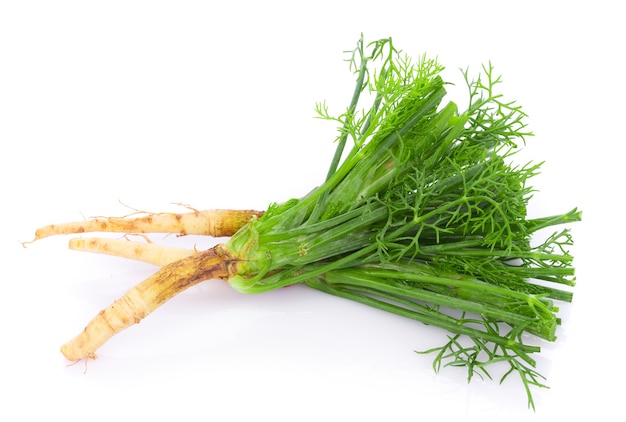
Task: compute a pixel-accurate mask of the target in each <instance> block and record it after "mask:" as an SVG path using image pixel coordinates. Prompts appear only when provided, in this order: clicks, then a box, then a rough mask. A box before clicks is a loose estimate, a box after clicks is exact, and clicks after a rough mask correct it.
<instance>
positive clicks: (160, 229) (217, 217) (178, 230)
mask: <svg viewBox="0 0 626 422" xmlns="http://www.w3.org/2000/svg"><path fill="white" fill-rule="evenodd" d="M135 214H136V213H133V214H131V215H135ZM262 215H263V212H262V211H255V210H204V211H197V210H194V211H192V212H187V213H182V214H177V213H161V214H147V215H145V216H142V217H134V218H130V216H125V217H96V218H91V219H88V220H85V221H75V222H69V223H63V224H51V225H48V226H44V227H41V228H40V229H38V230H37V231H36V232H35V238H34V239H33V240H31V241H30V242H23V243H22V245H24V246H25V245H26V244H28V243H31V242H34V241H36V240H39V239H43V238H45V237H48V236H54V235H62V234H77V233H87V232H116V233H175V234H177V235H179V236H185V235H188V234H194V235H204V236H213V237H223V236H232V235H233V234H234V233H235V232H236V231H237V230H239V229H240V228H241V227H242V226H244V225H245V224H246V223H247V222H248V221H250V219H251V218H253V217H260V216H262Z"/></svg>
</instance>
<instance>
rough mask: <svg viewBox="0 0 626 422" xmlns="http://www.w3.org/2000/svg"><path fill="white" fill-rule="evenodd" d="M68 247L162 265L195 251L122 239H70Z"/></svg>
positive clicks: (195, 251)
mask: <svg viewBox="0 0 626 422" xmlns="http://www.w3.org/2000/svg"><path fill="white" fill-rule="evenodd" d="M70 249H72V250H77V251H85V252H94V253H101V254H107V255H112V256H118V257H121V258H128V259H134V260H136V261H141V262H146V263H148V264H152V265H158V266H159V267H162V266H164V265H167V264H169V263H171V262H174V261H178V260H179V259H183V258H186V257H188V256H190V255H193V254H195V253H199V252H198V251H197V250H194V249H186V248H176V247H172V246H161V245H156V244H154V243H145V242H135V241H131V240H122V239H103V238H90V239H71V240H70Z"/></svg>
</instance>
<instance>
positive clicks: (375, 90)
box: [36, 39, 581, 407]
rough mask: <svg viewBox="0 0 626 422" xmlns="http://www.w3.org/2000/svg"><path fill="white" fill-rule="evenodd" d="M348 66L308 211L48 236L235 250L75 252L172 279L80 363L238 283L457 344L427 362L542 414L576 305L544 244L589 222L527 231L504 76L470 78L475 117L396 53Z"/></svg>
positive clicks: (145, 247)
mask: <svg viewBox="0 0 626 422" xmlns="http://www.w3.org/2000/svg"><path fill="white" fill-rule="evenodd" d="M349 64H350V67H351V70H352V71H353V72H354V74H355V75H356V87H355V89H354V93H353V97H352V100H351V103H350V104H349V106H348V107H347V108H346V110H345V112H344V113H342V114H341V115H339V116H332V115H331V114H330V113H329V112H328V108H327V107H326V106H325V104H323V103H322V104H318V106H317V108H316V111H317V114H318V116H319V117H320V118H323V119H327V120H332V121H335V122H337V123H338V125H339V135H338V139H337V140H336V141H337V149H336V153H335V155H334V157H333V160H332V163H331V165H330V168H329V171H328V175H327V178H326V180H325V181H324V183H323V184H321V185H320V186H319V187H317V188H315V189H313V190H312V191H310V192H309V193H308V194H306V195H305V196H303V197H301V198H298V199H292V200H289V201H287V202H284V203H280V204H279V203H274V204H272V205H270V206H269V207H268V209H267V210H265V211H252V210H249V211H245V210H244V211H235V210H215V211H202V212H200V211H196V210H192V211H191V212H189V213H185V214H149V213H147V214H146V215H143V216H141V217H136V216H127V217H122V218H99V219H93V220H88V221H85V222H76V223H67V224H60V225H52V226H47V227H44V228H42V229H40V230H38V231H37V234H36V239H40V238H43V237H46V236H49V235H55V234H65V233H82V232H88V231H120V232H126V233H149V232H168V233H178V234H203V235H210V236H231V237H230V238H229V239H228V240H227V241H226V242H225V243H222V244H218V245H217V246H215V247H213V248H210V249H208V250H205V251H195V250H189V251H188V250H178V249H176V250H174V249H172V248H168V247H164V246H157V245H154V244H152V243H143V242H131V241H127V240H113V239H73V240H72V242H71V243H70V245H71V247H73V248H74V249H83V250H90V251H96V252H105V253H112V254H115V255H120V256H124V257H129V258H135V259H142V260H146V261H148V262H152V263H155V264H157V265H162V266H163V267H162V268H161V269H160V270H159V271H158V272H156V273H155V274H154V275H153V276H151V277H150V278H148V279H147V280H145V281H143V282H142V283H140V284H139V285H137V286H135V287H134V288H132V289H131V290H129V291H128V292H127V293H126V294H125V295H124V296H123V297H121V298H120V299H118V300H117V301H115V302H114V303H113V304H112V305H111V306H109V307H108V308H106V309H104V310H103V311H101V312H100V313H99V314H98V315H97V316H96V317H95V318H94V319H93V320H92V321H91V322H90V323H89V324H88V325H87V327H86V328H85V330H84V331H83V332H81V333H80V334H79V335H78V336H77V337H76V338H75V339H73V340H71V341H70V342H69V343H67V344H66V345H64V346H63V347H62V352H63V354H64V355H65V356H66V357H67V358H68V359H70V360H72V361H76V360H81V359H87V358H95V351H96V349H97V348H98V347H100V346H101V345H102V344H103V343H104V342H106V341H107V340H108V339H109V338H110V337H112V336H113V335H114V334H115V333H117V332H119V331H120V330H122V329H124V328H127V327H128V326H130V325H132V324H134V323H137V322H139V321H140V320H141V319H142V318H144V317H145V316H146V315H147V314H148V313H150V312H152V311H153V310H154V309H156V308H157V307H158V306H159V305H160V304H162V303H164V302H165V301H167V300H168V299H170V298H171V297H173V296H174V295H176V294H177V293H179V292H180V291H182V290H184V289H186V288H188V287H190V286H192V285H195V284H197V283H199V282H201V281H204V280H208V279H216V278H218V279H224V280H227V282H228V283H229V284H230V285H231V286H232V287H233V288H234V289H235V290H237V291H240V292H243V293H262V292H267V291H271V290H274V289H277V288H280V287H284V286H289V285H293V284H296V283H305V284H306V285H307V286H310V287H312V288H314V289H318V290H320V291H322V292H326V293H330V294H332V295H336V296H340V297H343V298H346V299H350V300H353V301H357V302H360V303H363V304H366V305H369V306H372V307H375V308H378V309H381V310H383V311H387V312H391V313H394V314H398V315H401V316H404V317H407V318H411V319H414V320H417V321H421V322H423V323H425V324H429V325H433V326H438V327H441V328H443V329H445V330H447V331H448V332H449V336H448V338H447V341H446V343H445V344H444V345H443V346H441V347H440V348H436V349H432V350H429V351H428V352H433V353H435V363H434V366H435V369H436V370H439V369H440V367H441V366H442V365H453V366H466V367H467V369H468V374H469V378H470V379H471V378H472V376H473V375H474V374H476V373H478V374H480V375H481V376H487V377H490V375H489V372H488V371H487V367H488V366H489V365H491V364H494V363H498V362H500V364H501V365H508V366H507V368H508V369H507V370H506V371H505V374H504V376H503V377H502V379H504V378H506V377H507V376H508V375H509V374H511V373H515V372H516V373H518V374H519V376H520V378H521V381H522V383H523V385H524V386H525V388H526V392H527V396H528V401H529V406H532V407H534V404H533V400H532V392H531V387H532V386H545V385H544V384H543V379H544V378H543V377H542V376H541V374H539V373H538V372H537V370H536V365H535V360H534V358H533V355H534V354H536V353H538V352H539V351H540V347H539V346H538V345H537V344H538V343H539V342H540V341H550V342H552V341H555V340H556V330H557V327H558V325H559V324H560V322H561V321H560V318H559V316H558V310H559V309H558V306H557V303H558V302H570V301H571V300H572V292H571V286H573V285H574V269H573V267H572V256H571V255H570V254H569V252H568V247H569V246H571V245H572V238H571V235H570V233H569V231H568V229H567V228H564V229H559V230H555V231H554V233H553V234H552V235H550V236H548V237H547V239H545V241H541V242H539V244H538V245H533V243H532V241H533V240H536V239H533V235H535V234H536V233H537V232H538V231H539V230H541V229H546V228H550V227H552V226H557V225H561V224H564V223H570V222H575V221H578V220H580V218H581V214H580V212H579V211H577V210H576V209H573V210H571V211H569V212H566V213H564V214H562V215H554V216H548V217H544V218H528V217H527V204H528V202H529V199H530V198H531V196H532V192H533V188H532V187H531V186H530V185H529V180H530V179H531V178H532V177H533V176H534V175H535V174H537V172H538V170H539V167H540V165H539V164H533V163H529V164H525V165H519V164H515V163H514V160H513V155H514V154H515V153H516V152H517V151H519V149H520V144H522V145H523V144H524V142H525V138H526V137H528V136H529V135H531V134H530V133H529V132H528V131H527V130H526V122H525V119H526V115H525V113H524V112H523V111H522V109H521V107H520V106H518V105H517V104H516V103H515V102H510V101H505V100H504V99H503V97H502V95H501V94H500V93H499V91H498V88H499V85H500V82H501V80H500V78H499V77H496V76H495V75H494V73H493V68H492V66H491V65H488V66H484V67H483V71H482V73H481V74H480V75H479V76H478V77H477V78H476V79H472V78H470V76H469V74H468V72H463V76H464V79H465V82H466V84H467V87H468V92H469V105H468V107H467V109H466V110H465V111H459V109H458V107H457V105H456V104H455V103H454V102H451V101H447V100H446V86H447V83H446V82H444V80H443V79H442V77H441V73H442V70H443V67H442V66H441V65H440V64H439V63H438V62H437V60H434V59H430V58H427V57H426V56H422V57H420V58H419V59H418V60H412V59H411V58H410V57H408V56H406V55H404V54H402V53H401V52H400V51H398V50H397V49H396V48H395V47H394V45H393V43H392V40H391V39H382V40H378V41H375V42H372V43H370V44H365V43H364V42H363V39H360V40H359V41H358V43H357V46H356V48H355V50H354V51H352V52H351V55H350V59H349ZM363 102H366V103H367V104H368V105H367V106H365V107H362V106H361V103H363ZM347 146H348V148H346V147H347ZM537 339H538V340H539V341H537Z"/></svg>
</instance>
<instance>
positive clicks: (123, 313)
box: [61, 245, 232, 361]
mask: <svg viewBox="0 0 626 422" xmlns="http://www.w3.org/2000/svg"><path fill="white" fill-rule="evenodd" d="M222 250H223V249H222V248H221V247H220V245H218V246H216V247H213V248H211V249H208V250H206V251H204V252H199V253H196V254H193V255H191V256H188V257H186V258H183V259H180V260H178V261H175V262H172V263H170V264H168V265H166V266H165V267H163V268H161V269H160V270H159V271H158V272H156V273H155V274H154V275H152V276H151V277H149V278H147V279H146V280H144V281H143V282H141V283H139V284H138V285H136V286H135V287H133V288H132V289H130V290H129V291H128V292H126V293H125V294H124V296H122V297H121V298H119V299H118V300H116V301H115V302H113V303H112V304H111V305H110V306H109V307H107V308H105V309H103V310H102V311H100V313H99V314H98V315H96V316H95V317H94V318H93V319H92V320H91V321H90V322H89V324H88V325H87V326H86V327H85V329H84V330H83V331H82V332H81V333H80V334H79V335H78V336H77V337H75V338H74V339H72V340H71V341H69V342H68V343H66V344H65V345H63V346H62V347H61V352H62V353H63V355H64V356H65V357H66V358H67V359H68V360H70V361H79V360H82V359H95V358H96V354H95V352H96V350H97V349H98V348H99V347H100V346H102V345H103V344H104V343H106V342H107V341H108V340H109V339H110V338H111V337H113V336H114V335H115V334H117V333H118V332H120V331H122V330H123V329H125V328H128V327H130V326H131V325H133V324H137V323H139V322H140V321H141V320H142V319H143V318H145V317H146V316H147V315H148V314H150V313H151V312H152V311H154V310H155V309H156V308H158V307H159V306H161V305H162V304H163V303H165V302H166V301H168V300H169V299H171V298H172V297H174V296H176V295H177V294H178V293H180V292H182V291H184V290H185V289H187V288H189V287H191V286H194V285H196V284H198V283H200V282H201V281H204V280H208V279H214V278H221V279H227V278H228V277H229V267H230V263H231V261H232V257H230V256H229V255H225V254H224V252H222Z"/></svg>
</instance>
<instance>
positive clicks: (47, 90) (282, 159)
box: [0, 0, 625, 421]
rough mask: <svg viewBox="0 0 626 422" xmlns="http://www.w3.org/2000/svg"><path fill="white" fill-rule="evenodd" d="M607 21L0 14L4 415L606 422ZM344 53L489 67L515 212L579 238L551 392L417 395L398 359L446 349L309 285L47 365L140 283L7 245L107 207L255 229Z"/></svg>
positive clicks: (447, 5)
mask: <svg viewBox="0 0 626 422" xmlns="http://www.w3.org/2000/svg"><path fill="white" fill-rule="evenodd" d="M466 3H467V4H466ZM217 4H222V5H217ZM225 4H228V5H225ZM505 4H506V5H505ZM509 4H510V6H509ZM617 4H618V2H611V1H594V2H580V1H568V2H556V1H554V2H533V1H529V2H515V6H514V5H513V2H490V1H473V2H456V1H453V2H434V1H427V2H422V1H406V2H400V1H393V0H386V1H376V2H374V1H366V0H360V1H344V2H341V1H332V2H331V1H325V0H317V1H314V2H286V1H285V2H278V1H263V2H255V1H233V2H221V3H218V2H192V1H177V2H165V1H151V2H140V1H123V2H122V1H109V2H85V1H73V2H72V1H54V2H52V1H50V2H48V1H46V2H43V1H41V2H35V1H19V2H18V1H14V2H11V1H4V2H2V3H0V140H1V144H0V145H1V147H0V148H1V149H0V183H1V185H0V186H1V188H2V192H1V194H2V196H1V198H2V207H1V208H0V213H1V215H0V227H1V228H2V229H1V230H2V234H1V236H0V247H1V248H2V249H1V254H0V263H1V265H2V267H1V268H2V272H1V274H2V277H1V278H0V283H1V290H0V291H1V294H0V304H1V305H0V324H1V326H0V327H1V333H2V346H0V386H2V390H3V391H4V392H3V393H2V394H1V395H0V420H12V421H22V420H44V419H45V420H50V419H56V418H63V419H64V420H68V421H79V420H95V421H99V420H131V419H138V420H149V419H150V418H159V420H165V419H168V418H169V419H171V420H180V421H194V420H220V421H222V420H249V419H253V418H254V419H256V420H259V419H261V420H263V419H268V420H269V419H274V420H294V421H297V420H319V419H321V418H324V419H325V420H340V419H344V420H373V419H376V418H380V419H383V418H384V420H400V419H402V420H418V419H423V418H424V417H440V416H441V417H445V418H446V419H445V420H451V419H452V418H453V417H455V416H464V417H466V419H465V420H495V419H496V418H507V420H521V419H524V420H555V419H554V418H556V417H562V418H566V417H570V416H583V417H585V416H594V417H595V418H597V420H615V419H614V417H611V415H615V414H621V413H622V412H621V408H620V407H618V406H619V405H620V404H621V403H620V400H623V397H622V394H619V393H620V391H621V392H623V388H622V387H621V386H622V384H623V381H624V369H623V368H624V366H623V362H622V359H621V353H620V349H619V346H618V343H619V342H620V341H621V337H622V336H623V334H622V333H623V328H622V323H623V310H622V309H623V302H622V301H623V298H624V293H625V292H624V287H623V285H624V281H625V280H624V272H623V271H622V270H619V265H620V264H621V262H620V254H619V252H620V248H621V246H622V245H621V243H622V242H621V239H622V238H623V235H624V228H623V224H622V220H623V217H622V213H621V212H620V208H619V207H618V205H617V201H618V200H619V199H620V197H621V196H622V195H623V189H624V188H623V182H624V177H623V175H622V174H623V173H622V168H623V165H624V164H623V152H624V148H623V143H624V131H623V123H624V117H623V116H624V114H623V107H622V106H621V104H622V102H623V101H624V94H625V92H624V77H623V58H624V57H623V56H624V53H623V45H622V44H621V41H619V40H623V39H624V35H625V34H624V30H623V29H620V28H623V22H622V20H621V18H620V16H623V15H621V14H620V12H618V10H617V8H616V5H617ZM361 33H363V34H364V36H365V39H366V40H374V39H378V38H381V37H387V36H392V37H393V38H394V40H395V44H396V46H397V47H399V48H401V49H402V50H404V51H405V52H407V53H409V54H411V55H419V54H422V53H423V52H426V53H427V54H429V55H431V56H438V57H439V60H440V61H441V62H442V63H443V64H444V65H446V66H447V71H446V73H445V75H446V77H447V79H448V80H450V81H453V82H457V83H459V84H461V83H462V79H461V74H460V72H459V71H458V69H459V68H465V67H467V66H470V69H473V70H475V71H478V68H479V66H480V65H481V64H482V63H486V62H488V61H489V60H491V61H492V63H493V64H494V65H495V67H496V71H497V72H498V73H501V74H503V75H504V81H505V85H503V91H504V92H505V94H507V96H508V97H509V98H512V99H517V100H518V101H519V102H520V103H521V104H522V105H523V106H524V107H525V109H526V111H527V112H528V114H529V115H530V120H529V122H530V125H531V129H532V130H533V131H534V132H535V133H536V136H535V137H533V138H530V139H529V144H528V147H527V148H526V150H525V154H527V156H528V157H529V158H530V159H532V160H534V161H544V160H545V161H546V164H545V165H544V167H543V172H542V174H541V175H540V176H538V177H537V178H536V180H535V181H534V182H533V183H534V185H535V186H536V187H537V188H538V189H539V192H538V193H537V194H536V195H535V198H534V200H533V202H532V205H531V213H533V214H535V215H545V214H553V213H560V212H565V211H568V210H569V209H571V208H573V207H575V206H579V207H580V208H581V209H583V211H584V221H583V222H582V223H579V224H577V225H575V226H573V233H574V236H575V240H576V246H575V248H573V250H572V252H573V253H574V254H575V256H576V260H575V264H576V267H577V275H578V285H577V287H576V294H575V300H574V304H573V305H572V306H566V307H564V326H563V327H562V329H561V330H560V331H559V336H560V338H559V342H558V343H557V344H553V345H545V346H544V352H543V353H542V354H541V357H540V359H539V365H540V366H539V368H540V371H541V372H543V373H544V374H545V375H547V377H548V380H547V383H548V384H549V385H550V387H551V388H550V389H549V390H536V391H535V400H536V405H537V412H536V413H533V412H531V411H528V410H527V409H526V400H525V394H524V391H523V389H522V387H521V385H520V383H519V381H518V380H517V379H516V378H514V377H512V378H510V379H509V380H508V381H507V382H505V384H503V385H498V383H497V382H481V381H480V380H479V379H476V380H474V381H473V382H472V383H471V384H469V385H468V384H467V383H466V381H465V373H464V372H463V371H462V370H458V371H457V370H455V369H447V370H444V371H443V372H442V373H440V374H439V375H435V374H434V373H433V371H432V368H431V360H432V358H431V357H430V356H419V355H416V354H415V353H414V352H413V351H414V350H416V349H425V348H428V347H431V346H436V345H440V344H441V343H442V342H443V340H444V334H443V333H442V332H441V331H440V330H437V329H433V328H431V327H426V326H423V325H421V324H419V323H415V322H412V321H407V320H403V319H401V318H398V317H394V316H392V315H386V314H383V313H381V312H379V311H376V310H373V309H369V308H365V307H363V306H360V305H358V304H354V303H351V302H347V301H343V300H340V299H337V298H334V297H330V296H326V295H324V294H322V293H319V292H316V291H312V290H308V289H306V288H305V287H293V288H288V289H283V290H280V291H276V292H272V293H267V294H263V295H258V296H243V295H240V294H237V293H235V292H233V291H232V290H231V289H230V288H229V287H228V286H227V285H225V284H223V283H221V282H217V281H210V282H207V283H204V284H202V285H200V286H197V287H196V288H193V289H191V290H189V291H187V292H185V293H183V294H182V295H180V296H179V297H177V298H175V299H174V300H172V301H171V302H169V303H167V304H166V305H165V306H163V307H162V308H161V309H159V310H157V311H156V312H155V313H154V314H152V315H150V316H149V317H148V318H147V319H146V320H145V321H143V322H142V323H141V324H139V325H138V326H134V327H132V328H130V329H128V330H126V331H124V332H123V333H121V334H119V335H118V336H116V337H115V338H114V339H112V340H111V341H110V342H109V343H107V344H106V345H105V346H104V347H102V348H101V349H100V351H99V356H100V357H99V359H97V360H96V361H91V362H89V364H88V365H87V366H86V367H85V365H84V364H82V363H80V364H76V365H73V366H68V364H67V362H66V361H65V360H64V359H63V357H62V356H61V354H60V353H59V346H60V345H61V344H62V343H64V342H65V341H67V340H69V339H70V338H71V337H73V336H74V335H75V334H77V333H78V332H79V331H80V330H81V329H82V328H83V327H84V325H85V324H86V322H87V321H88V320H89V319H90V318H91V317H92V316H93V315H95V314H96V313H97V312H98V311H99V310H100V309H101V308H103V307H105V306H106V305H108V304H109V303H110V302H111V301H113V300H114V299H115V298H117V297H118V296H119V295H121V294H122V293H123V292H124V291H125V290H126V289H128V288H129V287H131V286H132V285H133V284H135V283H137V282H139V281H140V280H142V279H143V278H145V277H146V276H148V275H150V274H151V273H152V272H154V271H155V267H151V266H149V265H147V264H141V263H134V262H130V261H125V260H121V259H117V258H112V257H105V256H98V255H93V254H81V253H78V252H71V251H68V250H67V249H66V245H67V240H68V239H67V238H53V239H47V240H44V241H41V242H38V243H35V244H32V245H30V246H29V247H28V248H26V249H25V248H23V247H22V246H21V244H20V241H26V240H29V239H30V238H31V237H32V235H33V233H34V230H35V229H36V228H37V227H39V226H42V225H45V224H48V223H58V222H63V221H69V220H80V219H83V218H84V217H88V216H94V215H123V214H125V213H127V212H128V209H127V208H125V207H124V206H123V205H122V204H120V202H121V203H124V204H127V205H129V206H132V207H136V208H141V209H145V210H151V211H162V210H172V209H176V208H175V207H173V206H172V205H171V203H176V202H178V203H187V204H191V205H192V206H194V207H196V208H228V207H232V208H257V209H264V208H265V207H266V206H267V204H268V203H270V202H273V201H283V200H285V199H288V198H290V197H294V196H301V195H303V194H305V193H306V192H308V190H309V189H310V188H312V187H313V186H315V185H317V184H318V183H320V181H321V180H323V177H324V175H325V172H326V169H327V166H328V163H329V161H330V157H331V155H332V151H333V148H334V146H333V143H332V141H333V139H334V136H335V128H334V126H333V124H331V123H327V122H322V121H319V120H316V119H314V118H313V116H314V113H313V109H314V105H315V103H316V102H318V101H321V100H327V101H328V103H329V105H330V106H331V109H333V110H335V111H342V109H343V108H344V107H345V106H346V105H347V102H348V101H349V98H350V95H351V92H352V88H353V76H352V75H351V74H350V73H349V71H348V69H347V67H346V64H345V63H344V62H343V59H344V58H345V56H344V54H343V53H342V52H343V51H344V50H348V49H352V48H353V47H354V45H355V42H356V40H357V39H358V38H359V36H360V34H361ZM462 93H463V91H460V93H459V94H462ZM453 94H454V90H453ZM459 103H463V97H462V95H461V97H460V99H459ZM153 240H154V241H164V242H169V243H176V242H182V244H184V245H187V246H190V245H193V244H194V243H197V244H198V245H199V246H204V245H208V244H209V243H207V241H206V240H204V239H193V238H184V239H171V238H168V239H162V238H161V237H159V236H157V237H154V238H153ZM9 415H10V416H9ZM448 418H449V419H448Z"/></svg>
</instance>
